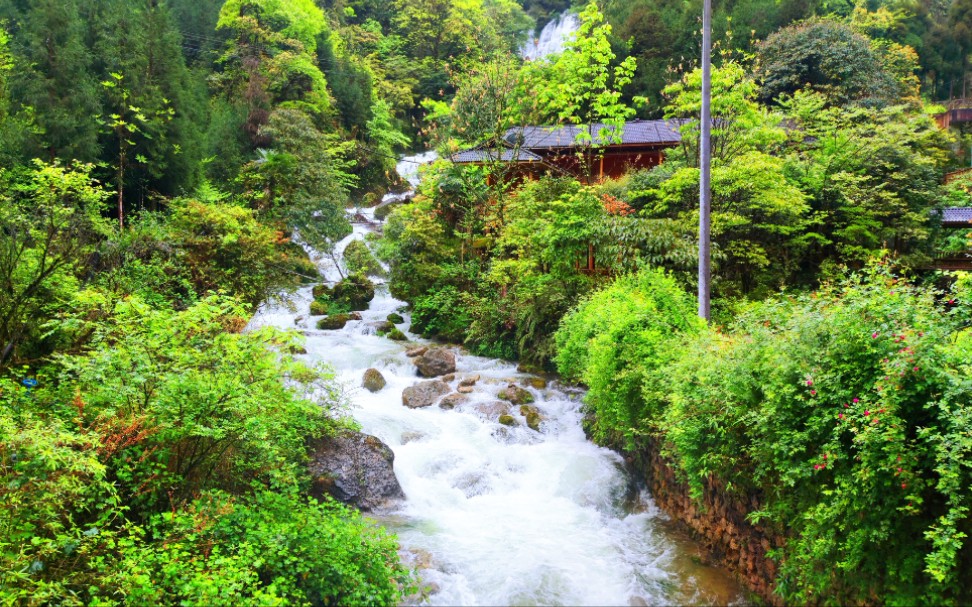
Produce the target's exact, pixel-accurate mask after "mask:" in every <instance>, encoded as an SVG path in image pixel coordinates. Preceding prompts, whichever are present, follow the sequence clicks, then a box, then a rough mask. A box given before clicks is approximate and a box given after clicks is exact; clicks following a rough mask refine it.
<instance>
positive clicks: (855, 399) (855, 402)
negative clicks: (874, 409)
mask: <svg viewBox="0 0 972 607" xmlns="http://www.w3.org/2000/svg"><path fill="white" fill-rule="evenodd" d="M852 402H853V403H854V404H857V403H859V402H861V399H859V398H857V397H856V396H855V397H854V398H853V399H852Z"/></svg>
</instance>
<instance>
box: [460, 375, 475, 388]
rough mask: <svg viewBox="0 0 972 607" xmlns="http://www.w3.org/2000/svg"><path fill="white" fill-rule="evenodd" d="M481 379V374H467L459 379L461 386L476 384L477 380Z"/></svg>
mask: <svg viewBox="0 0 972 607" xmlns="http://www.w3.org/2000/svg"><path fill="white" fill-rule="evenodd" d="M478 381H479V374H476V375H467V376H465V377H463V378H462V379H460V380H459V385H460V386H475V385H476V382H478Z"/></svg>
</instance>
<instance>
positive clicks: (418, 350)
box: [405, 346, 429, 358]
mask: <svg viewBox="0 0 972 607" xmlns="http://www.w3.org/2000/svg"><path fill="white" fill-rule="evenodd" d="M428 351H429V349H428V348H427V347H425V346H417V347H415V348H412V349H411V350H406V351H405V356H407V357H409V358H415V357H416V356H422V355H423V354H425V353H426V352H428Z"/></svg>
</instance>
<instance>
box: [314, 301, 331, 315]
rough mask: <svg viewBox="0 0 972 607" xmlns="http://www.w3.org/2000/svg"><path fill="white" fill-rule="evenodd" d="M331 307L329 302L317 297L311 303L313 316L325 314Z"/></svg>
mask: <svg viewBox="0 0 972 607" xmlns="http://www.w3.org/2000/svg"><path fill="white" fill-rule="evenodd" d="M329 307H330V305H329V304H328V303H327V302H325V301H320V300H317V299H315V300H314V301H312V302H311V305H310V313H311V316H324V315H325V314H327V309H328V308H329Z"/></svg>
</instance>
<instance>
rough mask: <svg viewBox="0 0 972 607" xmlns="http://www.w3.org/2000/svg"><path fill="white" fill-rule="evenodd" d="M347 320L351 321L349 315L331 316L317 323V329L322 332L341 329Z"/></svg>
mask: <svg viewBox="0 0 972 607" xmlns="http://www.w3.org/2000/svg"><path fill="white" fill-rule="evenodd" d="M349 320H351V315H350V314H332V315H330V316H325V317H324V318H322V319H320V320H319V321H317V328H318V329H320V330H322V331H333V330H335V329H343V328H344V325H346V324H348V321H349Z"/></svg>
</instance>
